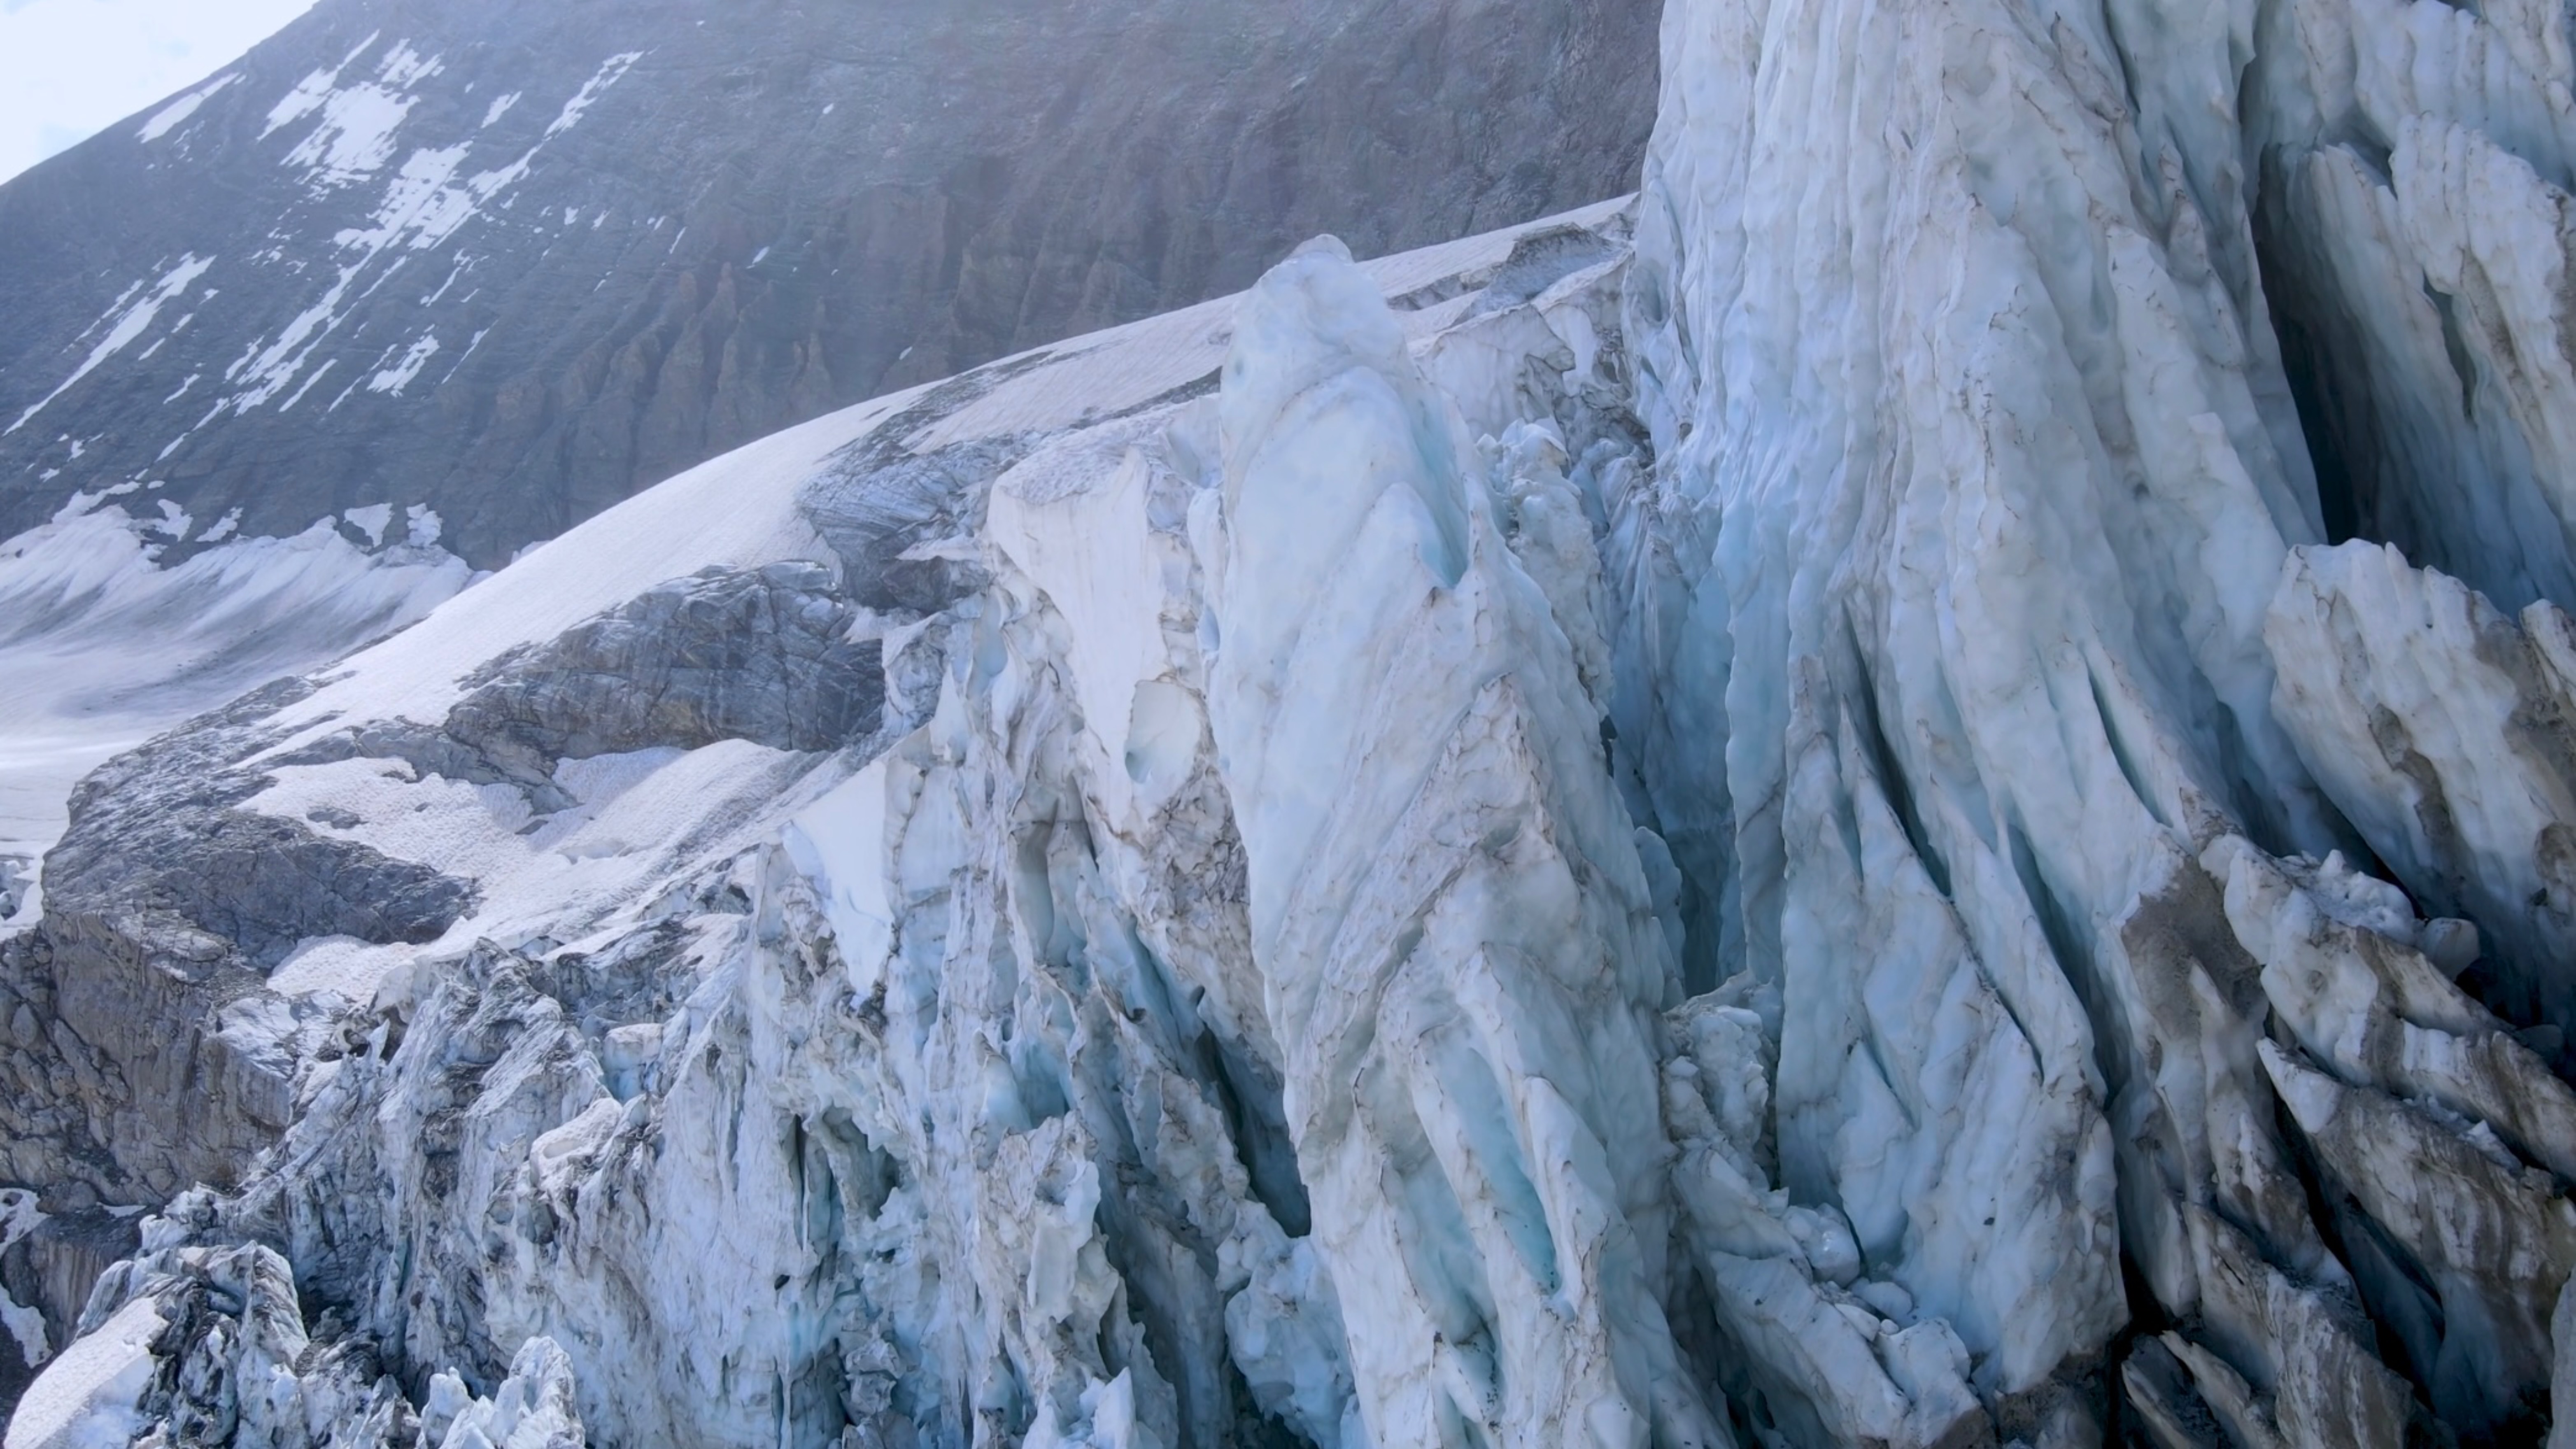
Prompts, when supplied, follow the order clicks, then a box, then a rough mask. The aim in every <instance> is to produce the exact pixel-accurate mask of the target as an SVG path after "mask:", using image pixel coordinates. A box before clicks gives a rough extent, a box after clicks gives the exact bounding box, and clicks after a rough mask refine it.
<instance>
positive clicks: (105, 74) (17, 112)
mask: <svg viewBox="0 0 2576 1449" xmlns="http://www.w3.org/2000/svg"><path fill="white" fill-rule="evenodd" d="M312 5H313V0H0V180H5V179H7V178H8V177H11V176H15V175H17V174H18V173H19V172H21V171H24V170H25V169H27V168H28V167H30V166H33V165H35V164H36V163H37V162H38V161H41V160H43V159H44V158H46V157H47V156H50V155H52V154H54V153H55V152H57V151H60V150H63V149H65V148H66V147H69V146H71V145H73V144H75V143H76V142H78V141H81V140H84V139H86V138H87V137H89V136H91V135H93V134H95V133H97V132H99V131H102V130H105V129H106V128H107V127H109V126H112V125H115V124H116V123H117V122H118V121H121V120H123V119H125V118H126V117H127V116H130V115H134V114H135V113H137V112H140V111H143V110H145V109H147V108H149V107H151V106H153V105H154V104H155V103H156V102H159V101H162V100H164V99H166V98H169V97H173V96H176V95H178V94H179V93H180V92H183V91H185V90H187V89H188V88H189V87H191V86H192V85H194V84H195V83H196V82H198V81H200V80H203V79H205V78H206V77H208V76H211V75H213V74H214V73H215V72H216V71H218V70H220V69H222V68H223V67H224V66H226V65H229V64H230V63H232V62H233V61H234V60H236V59H238V58H239V57H240V55H241V53H242V52H243V51H245V50H248V49H250V47H251V46H253V45H255V44H257V43H258V42H260V41H261V40H264V39H266V38H267V37H268V36H270V35H273V34H275V33H276V32H277V30H278V29H279V28H280V27H282V26H284V25H285V24H286V22H288V21H290V20H292V19H294V18H295V17H296V16H298V15H301V14H303V13H304V12H305V11H306V10H308V9H310V8H312Z"/></svg>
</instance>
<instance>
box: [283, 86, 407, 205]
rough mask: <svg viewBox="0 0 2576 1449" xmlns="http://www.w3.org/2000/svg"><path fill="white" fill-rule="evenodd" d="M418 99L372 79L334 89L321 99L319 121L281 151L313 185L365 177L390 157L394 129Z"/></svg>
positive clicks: (345, 182)
mask: <svg viewBox="0 0 2576 1449" xmlns="http://www.w3.org/2000/svg"><path fill="white" fill-rule="evenodd" d="M418 103H419V101H418V98H417V97H414V96H406V95H403V94H401V93H400V92H398V91H394V90H389V89H387V88H385V87H384V86H380V85H375V84H373V83H362V84H359V85H354V86H351V87H349V88H347V89H345V90H341V89H336V88H335V89H333V90H332V91H331V92H330V94H329V95H327V96H325V97H323V98H322V100H321V102H320V107H319V109H320V111H321V115H322V119H321V120H320V121H319V122H317V123H316V124H315V125H314V127H313V129H312V131H311V132H309V133H307V134H306V136H305V138H304V139H303V140H302V141H299V142H297V143H296V145H295V146H294V148H293V149H292V150H289V151H288V152H287V153H286V158H285V164H286V165H289V166H297V167H302V168H303V169H304V171H305V173H306V175H307V177H308V179H309V180H310V181H311V182H312V184H313V185H314V186H316V187H317V188H327V187H340V186H349V185H353V184H355V183H357V182H360V181H364V180H365V179H367V178H368V177H369V176H372V175H374V174H375V173H376V172H377V171H380V170H382V169H383V168H384V165H385V163H386V162H387V161H389V160H391V159H393V152H394V132H396V131H397V130H400V129H401V127H402V123H403V121H404V119H405V118H407V117H408V116H410V114H411V108H412V107H413V106H414V105H416V104H418Z"/></svg>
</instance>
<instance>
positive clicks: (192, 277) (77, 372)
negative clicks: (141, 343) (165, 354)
mask: <svg viewBox="0 0 2576 1449" xmlns="http://www.w3.org/2000/svg"><path fill="white" fill-rule="evenodd" d="M214 264H215V259H214V258H213V257H200V256H198V255H197V254H196V253H195V252H190V253H188V255H187V256H185V257H183V258H181V259H180V262H179V265H177V266H175V267H172V268H171V269H170V270H169V271H167V272H165V273H163V274H162V276H161V280H160V281H159V282H157V283H154V284H153V287H152V290H151V291H150V292H148V293H146V294H145V295H144V297H143V299H142V300H141V301H139V302H134V303H132V304H131V305H128V306H126V307H125V309H124V310H123V311H121V312H116V313H114V314H113V316H114V318H115V320H114V321H112V322H110V323H109V324H108V329H107V335H106V336H105V337H103V338H101V339H99V343H98V345H97V346H96V347H93V348H91V349H90V353H89V356H88V357H87V358H86V359H84V360H83V361H82V362H81V365H80V366H79V367H76V368H74V369H72V375H71V376H69V377H67V378H64V379H63V383H62V386H60V387H57V388H55V389H54V390H53V391H52V392H49V393H47V394H45V396H44V397H43V398H42V399H40V400H39V401H38V402H37V403H36V404H35V405H34V406H33V407H30V408H28V409H27V410H26V411H25V412H23V413H20V414H19V415H18V421H16V422H14V423H11V424H10V425H9V427H8V429H7V431H6V432H0V437H6V436H7V435H8V433H14V432H16V431H18V430H19V429H20V428H23V427H25V426H26V425H27V422H28V420H29V419H31V418H33V417H35V415H36V414H38V413H40V412H43V411H44V410H45V407H46V405H47V404H49V403H51V402H52V401H53V400H54V399H56V398H58V397H61V396H62V395H63V394H64V393H66V392H69V391H71V389H72V385H73V384H75V383H77V382H79V381H80V380H81V379H82V378H84V377H87V376H89V375H90V374H91V373H92V372H95V371H97V370H98V365H99V364H100V363H102V362H105V361H107V360H108V359H109V358H111V357H114V356H115V355H116V354H117V353H119V352H122V351H124V350H125V348H126V346H127V345H128V344H130V343H132V342H133V341H134V340H135V339H136V338H138V337H141V336H142V335H143V334H144V333H145V332H147V331H149V330H151V327H152V321H153V319H154V318H156V317H158V316H160V315H161V309H162V308H163V307H166V306H168V305H169V304H170V303H171V302H173V301H176V300H177V299H178V298H179V297H180V296H182V295H183V294H185V293H186V292H187V290H188V288H189V287H191V286H193V285H195V283H196V280H197V279H198V278H199V277H202V276H204V275H205V274H206V269H207V268H208V267H211V266H213V265H214ZM140 285H141V284H139V283H138V284H137V286H136V287H129V288H127V289H126V292H125V295H126V296H128V297H131V296H133V295H134V293H135V291H136V290H137V287H139V286H140ZM72 456H73V457H75V458H77V457H79V456H80V452H79V450H78V449H77V448H75V449H74V450H73V452H72Z"/></svg>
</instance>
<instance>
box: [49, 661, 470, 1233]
mask: <svg viewBox="0 0 2576 1449" xmlns="http://www.w3.org/2000/svg"><path fill="white" fill-rule="evenodd" d="M309 691H310V686H309V685H306V684H304V683H302V682H300V681H285V682H281V683H279V684H277V685H272V686H270V687H269V688H267V689H263V690H259V691H256V692H254V693H252V694H250V695H247V696H245V697H244V698H242V699H241V700H240V701H238V702H236V703H234V704H233V705H231V706H229V707H227V708H225V709H223V710H220V711H217V712H215V713H213V714H210V715H207V716H205V717H203V718H200V719H198V720H194V721H192V722H190V723H189V724H187V725H185V726H182V727H181V728H180V729H178V730H175V731H172V732H171V733H170V734H169V735H166V736H164V737H163V738H161V739H159V740H155V741H153V742H152V743H150V744H148V745H146V746H144V747H143V748H142V749H139V750H137V751H135V752H133V753H132V754H128V755H124V756H120V757H118V758H117V759H115V760H113V761H110V762H109V763H108V764H107V765H106V766H105V767H103V768H102V769H100V770H99V771H98V772H97V773H96V774H95V775H93V776H91V777H90V779H89V780H88V781H86V782H84V784H83V786H82V788H81V791H80V792H79V794H78V795H77V796H76V797H75V799H74V801H73V805H72V811H73V818H72V828H71V830H70V832H69V833H68V834H66V835H65V837H64V839H63V842H62V844H61V845H59V846H58V847H56V848H55V850H54V852H53V853H52V854H51V855H50V856H49V857H48V859H47V870H48V874H47V877H46V889H47V892H48V896H47V901H46V913H45V920H44V924H43V925H42V926H41V927H39V928H38V929H37V930H36V931H34V932H32V933H29V934H28V935H25V936H21V937H18V938H16V939H13V940H11V941H9V942H7V943H5V944H0V1023H5V1025H0V1081H5V1082H6V1084H7V1086H8V1088H9V1090H7V1091H6V1092H0V1172H5V1173H6V1174H7V1175H8V1177H9V1179H10V1180H12V1181H16V1182H32V1183H42V1184H46V1185H47V1186H48V1190H49V1192H53V1193H59V1192H61V1191H64V1190H68V1189H71V1188H73V1187H74V1186H77V1188H78V1190H79V1192H80V1193H82V1194H85V1195H86V1196H87V1199H88V1200H89V1201H91V1202H95V1201H97V1200H99V1199H101V1198H105V1199H108V1200H111V1201H116V1202H132V1201H135V1200H136V1199H138V1198H140V1197H147V1196H148V1197H152V1198H155V1199H156V1200H157V1199H158V1198H161V1197H166V1196H167V1195H168V1194H170V1193H172V1192H175V1191H177V1190H178V1189H180V1188H183V1187H185V1186H187V1185H188V1184H189V1183H191V1182H201V1181H202V1182H210V1183H225V1182H229V1181H231V1180H232V1178H233V1177H234V1176H235V1175H236V1174H237V1173H238V1172H239V1171H240V1170H241V1168H242V1166H243V1165H244V1164H245V1163H247V1162H248V1161H249V1159H250V1157H251V1155H252V1154H254V1153H256V1152H257V1151H258V1150H259V1149H260V1148H261V1147H263V1146H265V1145H266V1144H267V1143H268V1142H269V1141H270V1140H271V1139H272V1138H273V1137H274V1136H275V1134H276V1133H277V1131H278V1130H279V1129H280V1128H282V1127H283V1126H285V1124H286V1122H287V1121H288V1120H289V1116H290V1114H291V1112H292V1110H293V1105H294V1082H293V1053H291V1052H290V1051H288V1050H287V1046H288V1043H289V1041H290V1040H291V1039H293V1038H294V1037H296V1036H298V1035H299V1034H301V1033H305V1032H307V1031H320V1030H325V1029H326V1028H325V1027H324V1026H323V1025H322V1024H321V1023H319V1022H318V1021H309V1020H306V1019H304V1014H302V1013H299V1012H298V1011H296V1010H295V1009H293V1008H292V1007H291V1006H289V1005H287V1004H285V1003H282V1002H280V1001H278V1000H277V999H276V998H274V997H272V996H270V995H269V994H268V993H267V992H266V989H265V985H264V983H265V980H266V976H267V972H268V969H269V968H271V967H273V966H275V965H276V964H277V963H278V962H279V961H281V960H283V959H284V958H285V957H286V955H287V954H288V953H289V952H291V951H292V950H294V948H295V946H296V944H297V943H298V942H300V941H304V940H308V939H312V938H315V937H322V936H350V937H355V938H357V939H359V940H363V941H368V942H372V943H377V944H389V943H393V942H397V941H401V942H424V941H430V940H434V939H436V938H437V937H438V935H439V933H440V932H442V931H444V930H446V929H447V927H448V926H449V925H450V924H451V923H452V922H454V921H455V920H456V918H457V916H458V915H459V914H460V913H461V912H462V911H463V910H464V909H465V908H466V906H467V905H468V904H470V902H471V900H472V888H471V887H470V886H469V885H467V884H466V883H465V882H463V881H458V880H455V879H452V878H449V877H447V876H443V875H440V874H439V873H438V872H437V871H434V870H431V869H429V868H428V867H426V866H422V865H418V864H414V863H412V862H408V861H401V860H395V859H392V858H391V857H388V856H386V855H384V854H383V853H381V852H379V851H377V850H375V849H373V848H371V847H369V846H366V845H364V844H361V843H359V842H356V841H349V840H339V839H333V838H330V837H328V836H325V835H323V834H321V833H320V832H317V831H315V830H312V829H310V828H308V827H307V826H305V825H303V824H301V823H298V822H295V821H289V820H281V819H278V818H276V817H274V816H270V815H263V814H260V813H257V812H255V811H248V810H243V809H241V808H239V807H240V805H241V803H242V802H243V801H245V800H247V799H249V798H250V797H251V796H252V795H255V794H257V793H258V792H259V791H260V790H261V789H262V788H263V787H264V785H265V783H266V779H267V777H266V776H265V774H264V773H262V772H261V771H259V770H257V769H253V768H246V767H245V762H246V761H247V760H248V759H249V758H250V757H251V756H253V755H255V754H256V753H258V751H260V750H261V749H263V748H265V747H266V746H267V745H269V744H270V743H273V742H274V739H275V735H274V731H273V729H272V728H271V727H270V726H269V725H268V721H269V719H270V717H271V716H272V715H274V714H275V713H276V711H277V710H279V709H281V708H283V707H284V706H286V705H287V704H290V703H292V702H294V701H295V700H297V699H300V698H302V697H303V696H304V695H305V694H306V693H308V692H309Z"/></svg>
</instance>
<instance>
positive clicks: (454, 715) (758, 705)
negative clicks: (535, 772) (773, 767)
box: [447, 563, 885, 761]
mask: <svg viewBox="0 0 2576 1449" xmlns="http://www.w3.org/2000/svg"><path fill="white" fill-rule="evenodd" d="M856 612H857V611H856V609H855V608H854V607H853V606H852V605H850V604H849V603H848V602H846V601H844V600H842V599H840V598H838V597H836V596H835V594H834V592H833V588H832V578H831V571H830V570H829V569H827V568H825V567H824V566H822V565H821V564H814V563H782V564H772V565H770V566H769V567H767V568H763V569H759V570H756V571H753V572H739V571H728V570H722V569H709V570H707V571H705V572H703V573H700V574H698V575H696V576H694V577H691V578H686V579H680V580H675V581H674V582H672V583H668V584H665V585H663V586H662V587H660V588H658V589H654V590H652V591H650V592H648V593H646V594H644V595H643V596H641V597H639V598H637V599H634V600H632V601H630V602H628V603H626V604H623V605H620V606H619V607H617V608H615V609H613V610H611V611H609V612H608V613H607V614H605V615H603V616H601V617H600V618H597V619H594V620H592V621H591V622H589V623H587V624H583V625H580V626H578V627H576V628H574V629H572V630H570V631H568V632H567V633H565V634H563V635H562V636H561V637H559V638H556V639H553V640H549V641H548V642H547V643H546V644H544V645H543V646H541V647H539V648H536V649H533V650H529V651H527V652H525V653H523V654H520V655H516V656H512V657H508V658H505V659H503V660H500V661H497V662H496V664H495V665H494V667H493V668H492V669H491V670H489V671H488V673H489V674H490V676H491V677H490V678H489V679H488V681H487V682H485V683H483V684H482V685H481V686H480V687H479V688H477V689H476V690H475V691H474V692H473V693H472V694H469V695H467V696H466V697H465V698H464V699H463V700H461V701H459V702H458V703H457V705H456V708H455V709H454V710H452V711H450V712H449V714H448V717H447V733H448V734H449V735H450V736H451V737H453V738H454V739H456V740H457V741H459V742H461V743H463V744H465V745H468V746H470V747H472V748H474V749H478V750H480V751H482V752H484V753H485V754H486V755H491V756H496V757H501V758H506V759H510V760H513V761H519V760H526V759H529V758H530V757H537V758H542V759H544V760H547V761H554V760H565V759H584V758H587V757H589V756H592V755H605V754H615V753H618V752H621V751H626V750H642V749H651V748H654V747H656V746H676V747H678V748H681V749H695V748H697V747H698V746H701V745H708V744H713V743H715V742H716V741H717V740H727V739H742V740H750V741H752V742H753V743H755V744H762V745H767V746H769V747H770V748H772V749H778V750H799V751H810V750H829V749H835V748H838V747H839V746H840V745H842V744H843V743H845V742H847V741H848V740H849V739H850V737H851V736H852V735H854V734H861V733H864V732H866V731H867V730H870V729H874V728H875V727H876V720H877V714H878V711H879V710H880V708H881V707H882V706H883V704H884V702H885V684H884V676H883V673H882V669H881V666H880V664H879V646H878V644H877V641H876V640H874V639H868V640H863V641H861V642H858V643H851V642H849V641H848V640H847V639H846V638H845V637H844V636H846V635H847V634H848V633H849V631H850V624H851V622H852V619H853V617H854V616H855V614H856Z"/></svg>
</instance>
